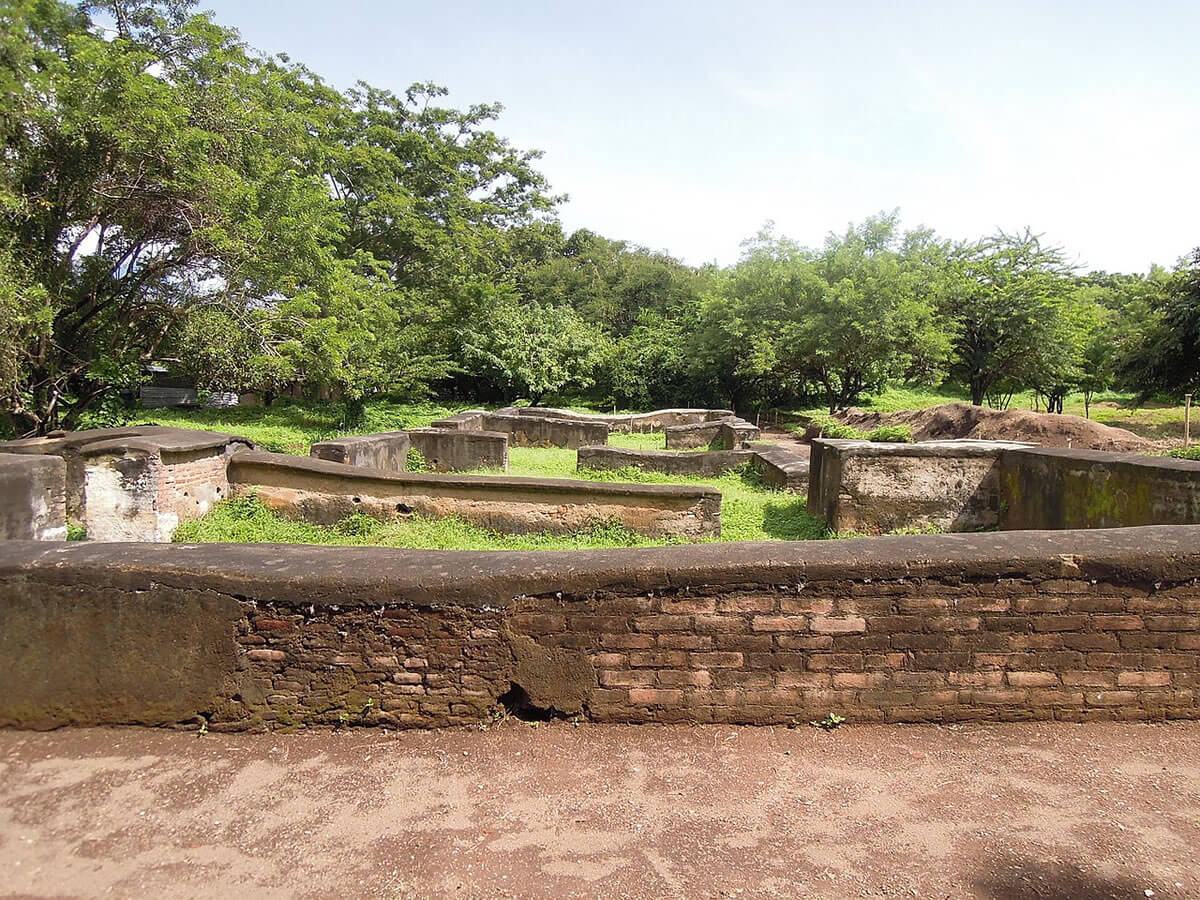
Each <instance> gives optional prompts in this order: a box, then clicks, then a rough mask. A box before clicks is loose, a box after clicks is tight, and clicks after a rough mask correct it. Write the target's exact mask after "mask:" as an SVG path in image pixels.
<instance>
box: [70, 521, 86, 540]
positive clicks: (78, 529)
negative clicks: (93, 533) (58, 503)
mask: <svg viewBox="0 0 1200 900" xmlns="http://www.w3.org/2000/svg"><path fill="white" fill-rule="evenodd" d="M67 540H68V541H86V540H87V527H86V526H84V525H82V524H80V523H79V522H72V521H70V520H68V521H67Z"/></svg>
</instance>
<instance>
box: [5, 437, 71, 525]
mask: <svg viewBox="0 0 1200 900" xmlns="http://www.w3.org/2000/svg"><path fill="white" fill-rule="evenodd" d="M66 495H67V467H66V463H64V462H63V460H62V459H60V458H58V457H55V456H29V455H20V456H18V455H16V454H0V540H3V541H62V540H66V537H67V501H66Z"/></svg>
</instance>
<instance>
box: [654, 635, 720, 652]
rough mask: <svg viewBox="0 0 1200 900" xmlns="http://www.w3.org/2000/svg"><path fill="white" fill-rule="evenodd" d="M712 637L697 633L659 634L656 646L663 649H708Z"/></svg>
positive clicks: (710, 645)
mask: <svg viewBox="0 0 1200 900" xmlns="http://www.w3.org/2000/svg"><path fill="white" fill-rule="evenodd" d="M712 643H713V639H712V638H711V637H709V636H708V635H699V634H660V635H659V636H658V646H660V647H662V648H663V649H665V650H708V649H709V648H710V647H712Z"/></svg>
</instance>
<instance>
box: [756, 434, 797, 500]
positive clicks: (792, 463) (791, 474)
mask: <svg viewBox="0 0 1200 900" xmlns="http://www.w3.org/2000/svg"><path fill="white" fill-rule="evenodd" d="M752 446H753V447H754V451H753V452H754V460H753V462H752V463H751V465H753V466H754V469H755V471H757V472H758V474H759V475H760V476H761V477H762V480H763V482H764V483H766V484H767V485H768V486H770V487H772V488H774V489H775V490H777V491H792V492H794V493H797V494H804V493H807V492H808V471H809V462H808V457H807V456H801V455H800V454H799V453H795V452H793V451H791V450H788V449H786V448H784V447H777V446H773V445H770V444H757V445H752Z"/></svg>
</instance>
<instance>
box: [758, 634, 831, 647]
mask: <svg viewBox="0 0 1200 900" xmlns="http://www.w3.org/2000/svg"><path fill="white" fill-rule="evenodd" d="M768 637H769V636H768ZM775 643H777V644H778V645H779V646H780V647H783V648H784V649H785V650H829V649H831V648H832V647H833V636H832V635H828V634H779V635H778V636H777V637H776V638H775Z"/></svg>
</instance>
